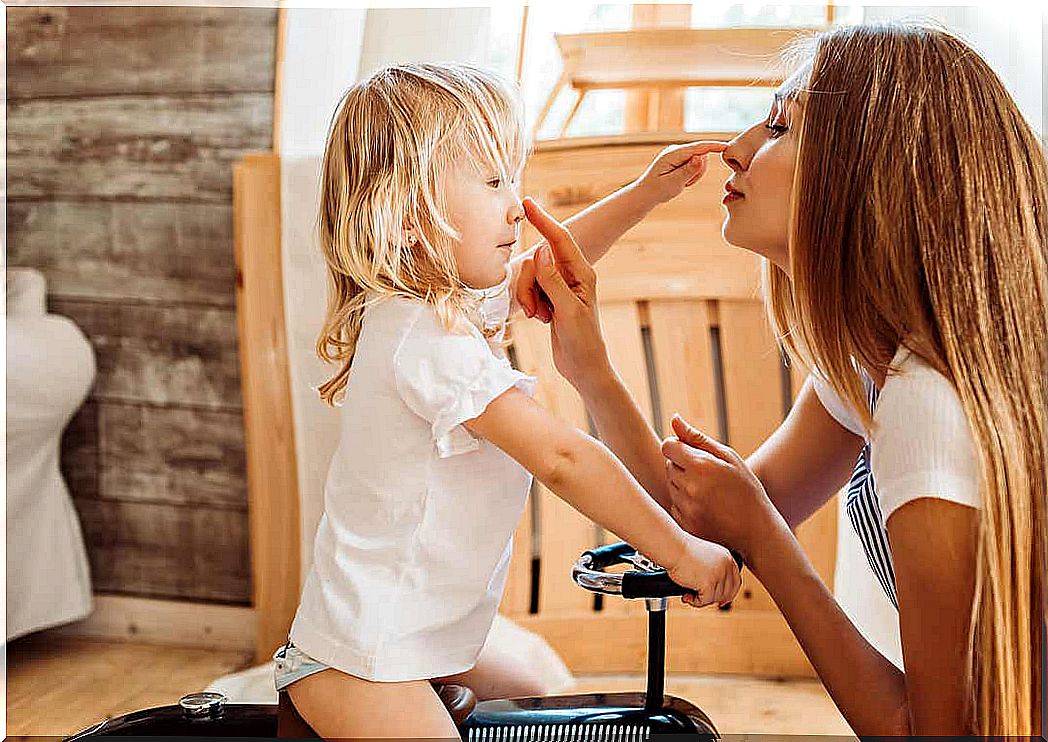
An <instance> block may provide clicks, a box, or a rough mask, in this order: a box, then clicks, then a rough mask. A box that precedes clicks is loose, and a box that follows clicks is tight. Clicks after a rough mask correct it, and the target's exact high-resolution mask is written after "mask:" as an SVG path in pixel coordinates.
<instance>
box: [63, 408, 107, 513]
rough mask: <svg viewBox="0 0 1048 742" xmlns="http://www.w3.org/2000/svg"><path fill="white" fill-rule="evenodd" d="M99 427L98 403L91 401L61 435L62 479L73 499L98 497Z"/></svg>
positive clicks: (77, 413) (79, 411)
mask: <svg viewBox="0 0 1048 742" xmlns="http://www.w3.org/2000/svg"><path fill="white" fill-rule="evenodd" d="M98 427H99V425H98V403H97V402H94V401H92V400H90V399H89V400H87V401H86V402H85V403H84V404H83V405H81V406H80V408H79V409H78V410H77V411H76V413H75V414H74V415H73V417H72V419H71V420H70V421H69V424H68V425H67V426H66V428H65V430H64V431H63V433H62V442H61V446H60V452H61V467H62V477H63V478H64V479H65V482H66V486H68V487H69V493H70V494H71V495H72V496H73V497H98V494H99V472H100V471H101V467H100V463H99V434H98Z"/></svg>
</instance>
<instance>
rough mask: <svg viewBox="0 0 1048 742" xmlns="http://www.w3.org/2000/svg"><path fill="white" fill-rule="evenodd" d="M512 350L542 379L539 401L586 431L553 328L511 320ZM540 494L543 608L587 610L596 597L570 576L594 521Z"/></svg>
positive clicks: (591, 541) (592, 534)
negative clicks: (557, 356) (556, 354)
mask: <svg viewBox="0 0 1048 742" xmlns="http://www.w3.org/2000/svg"><path fill="white" fill-rule="evenodd" d="M511 332H512V337H513V348H514V351H515V355H516V358H517V365H518V368H520V370H522V371H524V372H525V373H527V374H532V375H534V376H536V377H538V380H539V383H538V389H537V391H536V399H537V400H538V401H539V403H540V404H542V405H543V406H544V407H546V409H548V410H549V411H550V412H552V413H553V414H554V415H556V416H557V417H559V418H560V419H561V420H564V421H565V422H567V423H569V424H571V425H574V426H576V427H578V428H579V429H581V430H586V429H587V422H586V410H585V407H584V406H583V404H582V400H581V399H580V398H579V396H578V394H577V393H576V392H575V390H574V389H572V387H571V385H570V384H568V382H567V381H565V380H564V378H563V377H561V376H560V375H559V374H557V373H556V371H555V370H554V365H553V354H552V351H551V349H550V344H549V343H550V341H549V329H548V328H546V327H545V326H544V325H542V324H540V323H538V322H534V321H530V320H524V319H520V320H517V321H515V322H514V323H513V325H512V328H511ZM535 493H536V495H537V496H538V498H539V508H538V511H539V515H538V517H539V523H538V524H537V527H538V529H539V536H540V549H541V557H540V558H541V566H540V572H539V612H540V613H544V614H554V613H558V612H563V611H572V610H575V611H578V610H582V611H585V610H588V609H590V608H591V607H592V605H593V597H592V596H591V595H590V594H589V593H587V592H586V591H584V590H582V589H580V588H579V587H578V586H577V585H575V583H574V581H573V580H572V579H571V574H570V567H571V564H573V563H574V561H575V560H576V559H577V558H578V556H579V554H581V553H582V552H583V551H585V550H586V549H589V548H592V547H593V546H594V545H595V544H596V531H595V529H594V526H593V522H592V521H590V520H589V518H587V517H586V516H584V515H582V514H581V513H579V512H578V511H577V510H575V509H574V508H573V507H571V506H570V505H568V504H567V503H566V502H564V500H562V499H561V498H560V497H558V496H557V495H555V494H553V493H552V492H550V491H549V490H548V489H546V488H545V487H543V486H542V485H537V486H536V490H535Z"/></svg>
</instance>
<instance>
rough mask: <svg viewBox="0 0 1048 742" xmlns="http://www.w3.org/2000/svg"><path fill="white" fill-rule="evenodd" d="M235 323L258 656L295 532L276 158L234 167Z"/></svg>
mask: <svg viewBox="0 0 1048 742" xmlns="http://www.w3.org/2000/svg"><path fill="white" fill-rule="evenodd" d="M234 179H235V182H236V187H235V189H234V193H233V215H234V244H235V247H236V252H235V254H236V260H237V274H238V281H237V292H236V297H237V323H238V330H239V332H238V336H239V349H240V365H241V372H242V374H243V379H244V442H245V445H246V449H247V478H248V500H249V503H250V507H249V509H248V513H249V515H250V528H251V566H252V576H253V577H254V580H253V595H252V602H253V604H254V606H255V608H256V609H257V610H258V612H259V626H258V638H257V642H256V644H255V647H256V655H257V659H258V660H259V661H264V660H266V659H268V657H269V656H270V655H271V654H272V652H273V648H274V647H276V646H277V645H278V644H279V643H280V642H281V641H282V640H283V639H284V637H286V635H287V631H288V629H289V628H290V626H291V621H292V620H293V619H294V616H295V611H296V609H297V608H298V598H299V592H300V589H301V584H300V580H301V577H300V569H301V568H300V559H301V548H302V547H301V535H300V533H299V525H300V524H299V491H298V464H297V459H296V454H295V430H294V418H293V417H292V410H291V381H290V370H289V368H288V347H287V332H286V330H285V327H284V280H283V262H282V258H281V255H282V253H281V221H280V213H281V211H280V209H281V202H280V192H281V191H280V182H281V181H280V160H279V159H278V158H277V157H276V156H275V155H272V154H259V155H250V156H248V157H245V158H244V159H243V160H242V161H241V162H240V163H239V164H238V165H237V167H236V170H235V171H234Z"/></svg>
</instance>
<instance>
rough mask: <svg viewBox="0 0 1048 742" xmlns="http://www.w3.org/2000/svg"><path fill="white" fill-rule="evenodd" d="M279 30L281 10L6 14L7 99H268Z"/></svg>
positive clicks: (53, 9) (11, 10) (14, 10)
mask: <svg viewBox="0 0 1048 742" xmlns="http://www.w3.org/2000/svg"><path fill="white" fill-rule="evenodd" d="M275 27H276V9H275V8H217V7H216V8H205V7H141V6H137V7H136V6H133V5H125V6H122V7H90V8H88V7H80V8H78V7H61V6H55V5H50V6H45V7H31V8H18V7H8V9H7V69H8V77H7V85H8V89H7V95H8V99H9V100H12V99H17V98H41V97H47V96H55V95H62V96H73V95H108V94H119V95H127V94H148V93H153V94H157V95H172V94H176V93H203V92H212V93H235V92H262V91H271V90H272V89H273V55H274V43H273V42H274V34H275Z"/></svg>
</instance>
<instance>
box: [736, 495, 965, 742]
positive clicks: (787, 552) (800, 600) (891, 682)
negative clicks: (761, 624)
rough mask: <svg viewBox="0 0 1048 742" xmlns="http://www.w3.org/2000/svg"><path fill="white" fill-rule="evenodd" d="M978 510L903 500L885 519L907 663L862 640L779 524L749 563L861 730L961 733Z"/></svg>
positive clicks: (836, 699)
mask: <svg viewBox="0 0 1048 742" xmlns="http://www.w3.org/2000/svg"><path fill="white" fill-rule="evenodd" d="M975 517H976V516H975V510H974V509H973V508H969V507H966V506H963V505H958V504H956V503H951V502H947V501H945V500H935V499H928V498H924V499H920V500H914V501H912V502H910V503H907V504H906V505H903V506H902V507H901V508H899V510H898V511H896V512H895V513H894V514H893V515H892V517H891V518H889V521H888V536H889V541H890V543H891V549H892V558H893V561H894V565H895V575H896V587H897V592H898V599H899V623H900V627H901V633H902V649H903V659H904V661H905V664H906V673H905V674H903V672H902V671H901V670H899V669H898V668H897V667H895V665H894V664H892V663H891V662H889V661H888V660H887V659H885V658H884V656H882V655H881V654H880V652H878V651H877V650H876V649H875V648H873V647H872V646H871V645H870V644H869V642H867V641H866V639H864V638H863V637H862V635H861V634H860V633H859V631H858V630H857V629H856V628H855V626H854V625H853V624H852V623H851V621H850V620H849V619H848V617H847V616H846V615H845V614H844V612H843V611H842V610H841V608H840V606H839V605H838V603H837V601H836V600H834V598H833V595H832V594H830V592H829V590H828V589H827V588H826V586H825V584H824V583H823V582H822V580H821V579H820V578H819V576H818V575H817V574H816V573H815V570H814V569H813V568H812V566H811V563H810V562H809V561H808V558H807V556H806V555H805V554H804V552H803V551H802V550H801V547H800V545H799V544H798V543H797V540H796V538H794V537H793V535H792V534H791V533H789V532H788V531H787V530H786V529H784V528H779V529H775V530H773V531H771V532H770V533H769V538H767V539H766V540H765V541H764V542H763V543H761V544H759V545H757V546H755V547H754V549H753V550H752V551H751V553H750V554H749V555H748V557H749V565H750V567H751V569H753V571H754V574H756V576H757V578H758V579H759V580H760V581H761V584H763V585H764V587H765V588H766V589H767V590H768V593H769V594H770V595H771V597H772V599H773V600H774V601H775V604H776V605H777V606H778V607H779V610H780V611H781V612H782V615H783V616H784V617H785V618H786V621H787V623H789V625H790V629H791V630H792V631H793V633H794V636H796V637H797V640H798V642H800V645H801V647H802V648H803V649H804V653H805V654H806V655H807V656H808V659H809V660H810V661H811V663H812V666H813V667H814V668H815V671H816V672H817V673H818V675H819V678H820V679H821V680H822V682H823V684H824V685H825V686H826V690H827V691H828V692H829V694H830V697H831V698H833V700H834V703H836V704H837V707H838V708H839V709H840V710H841V713H842V714H843V715H844V717H845V719H847V721H848V723H849V725H851V727H852V729H853V730H854V731H855V733H856V734H859V735H968V734H971V733H972V731H971V730H970V729H969V728H968V727H967V726H966V721H965V717H964V698H965V693H964V671H965V667H964V658H965V654H966V648H967V626H968V619H969V616H970V613H971V607H972V600H973V595H974V573H975V532H976V530H975Z"/></svg>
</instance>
